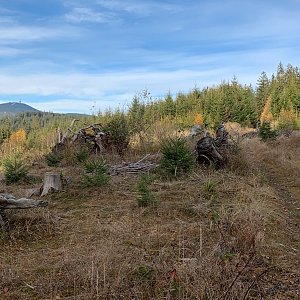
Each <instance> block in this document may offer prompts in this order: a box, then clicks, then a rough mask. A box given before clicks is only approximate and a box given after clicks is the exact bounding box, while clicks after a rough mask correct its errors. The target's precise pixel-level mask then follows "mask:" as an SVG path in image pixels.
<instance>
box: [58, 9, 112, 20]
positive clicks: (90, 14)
mask: <svg viewBox="0 0 300 300" xmlns="http://www.w3.org/2000/svg"><path fill="white" fill-rule="evenodd" d="M64 18H65V20H67V21H69V22H74V23H81V22H94V23H107V22H111V21H114V20H115V19H116V18H115V17H114V16H113V15H111V14H107V13H102V12H97V11H94V10H92V9H90V8H86V7H75V8H73V9H72V10H71V12H69V13H67V14H66V15H65V16H64Z"/></svg>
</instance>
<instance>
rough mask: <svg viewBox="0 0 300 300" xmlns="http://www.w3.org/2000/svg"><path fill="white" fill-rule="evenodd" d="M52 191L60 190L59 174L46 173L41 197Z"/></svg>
mask: <svg viewBox="0 0 300 300" xmlns="http://www.w3.org/2000/svg"><path fill="white" fill-rule="evenodd" d="M52 189H53V190H56V191H61V190H62V183H61V178H60V174H59V173H55V172H46V173H45V177H44V187H43V191H42V194H41V196H45V195H47V194H48V193H49V192H50V191H51V190H52Z"/></svg>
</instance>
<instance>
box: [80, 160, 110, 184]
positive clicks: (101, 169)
mask: <svg viewBox="0 0 300 300" xmlns="http://www.w3.org/2000/svg"><path fill="white" fill-rule="evenodd" d="M84 169H85V174H84V175H83V183H84V184H86V185H87V186H98V187H99V186H103V185H105V184H107V183H108V181H109V180H110V176H109V175H108V174H107V173H108V167H107V165H106V162H105V161H104V160H103V159H94V160H89V161H86V162H85V163H84Z"/></svg>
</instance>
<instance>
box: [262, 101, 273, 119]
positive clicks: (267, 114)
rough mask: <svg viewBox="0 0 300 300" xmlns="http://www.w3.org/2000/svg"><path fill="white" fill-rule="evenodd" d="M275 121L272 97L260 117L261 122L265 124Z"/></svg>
mask: <svg viewBox="0 0 300 300" xmlns="http://www.w3.org/2000/svg"><path fill="white" fill-rule="evenodd" d="M272 121H273V115H272V113H271V96H270V97H268V99H267V101H266V104H265V107H264V110H263V112H262V113H261V115H260V122H261V123H265V122H268V123H270V122H272Z"/></svg>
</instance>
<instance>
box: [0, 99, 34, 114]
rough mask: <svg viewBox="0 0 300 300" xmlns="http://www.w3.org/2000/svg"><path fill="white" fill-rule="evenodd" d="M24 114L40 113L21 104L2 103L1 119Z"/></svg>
mask: <svg viewBox="0 0 300 300" xmlns="http://www.w3.org/2000/svg"><path fill="white" fill-rule="evenodd" d="M23 112H38V110H37V109H35V108H33V107H31V106H29V105H27V104H25V103H21V102H8V103H0V117H2V116H9V115H16V114H19V113H23Z"/></svg>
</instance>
